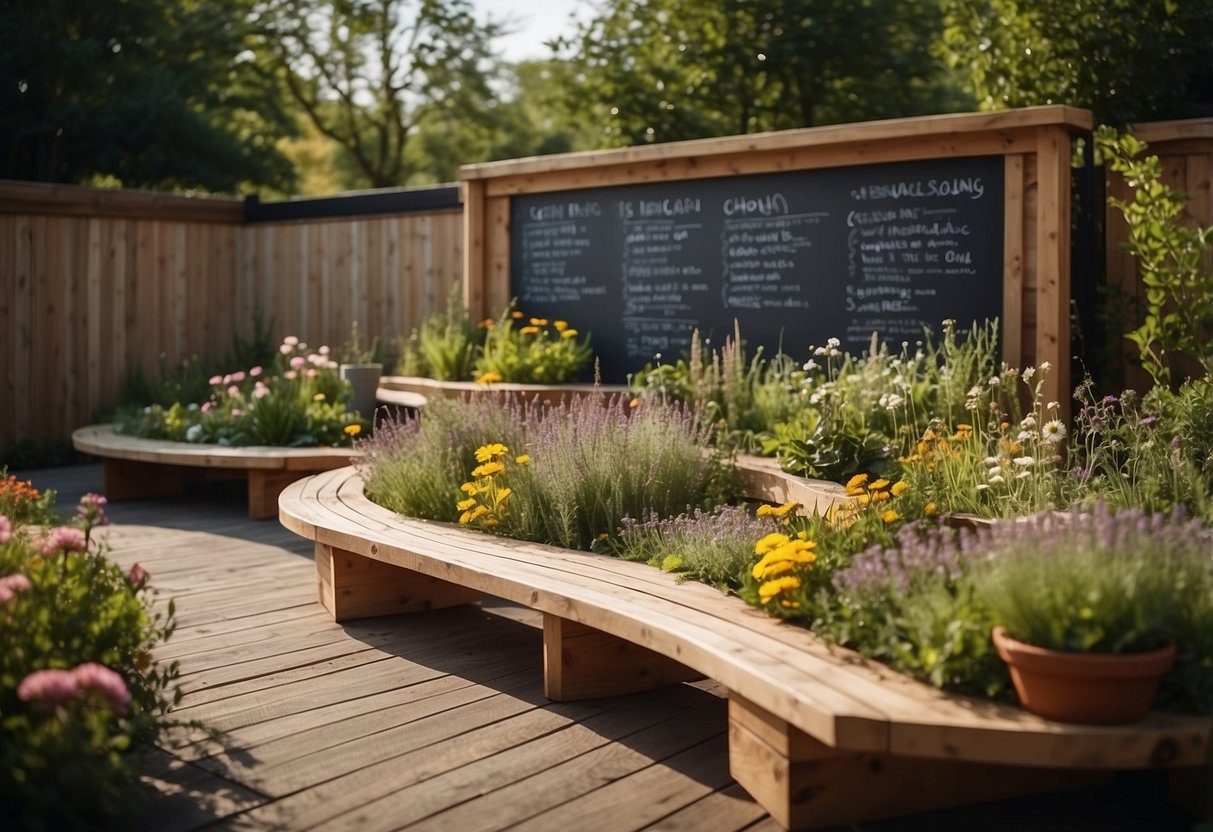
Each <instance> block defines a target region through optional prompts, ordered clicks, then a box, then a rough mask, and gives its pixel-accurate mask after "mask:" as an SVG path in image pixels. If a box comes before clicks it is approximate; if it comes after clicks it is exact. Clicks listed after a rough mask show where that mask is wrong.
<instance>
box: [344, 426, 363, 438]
mask: <svg viewBox="0 0 1213 832" xmlns="http://www.w3.org/2000/svg"><path fill="white" fill-rule="evenodd" d="M342 430H343V431H345V433H346V435H347V436H357V435H358V434H360V433H362V425H346V426H345V427H344V428H342Z"/></svg>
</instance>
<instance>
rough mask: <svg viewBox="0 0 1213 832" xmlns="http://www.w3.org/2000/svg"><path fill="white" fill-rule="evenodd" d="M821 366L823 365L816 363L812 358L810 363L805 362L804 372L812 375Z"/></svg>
mask: <svg viewBox="0 0 1213 832" xmlns="http://www.w3.org/2000/svg"><path fill="white" fill-rule="evenodd" d="M819 366H821V365H819V364H818V363H817V362H816V361H814V360H813V359H811V358H810V359H809V360H808V361H806V362H804V371H805V372H806V373H811V372H813V371H814V370H816V369H817V368H818V367H819Z"/></svg>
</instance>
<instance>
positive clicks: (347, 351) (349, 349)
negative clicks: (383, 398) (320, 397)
mask: <svg viewBox="0 0 1213 832" xmlns="http://www.w3.org/2000/svg"><path fill="white" fill-rule="evenodd" d="M339 355H340V358H339V365H338V368H337V370H338V373H339V374H340V377H341V380H342V381H345V382H348V383H349V385H350V390H351V394H350V410H352V411H355V412H357V413H360V414H362V415H363V416H364V417H365V418H367V419H371V421H372V422H373V421H374V420H373V418H372V417H373V414H374V413H375V404H376V394H377V392H378V390H379V379H380V377H381V376H382V375H383V363H382V362H381V361H380V360H379V339H378V338H372V339H371V342H370V343H369V344H366V343H363V340H362V333H361V332H360V331H359V329H358V322H357V321H354V325H353V327H352V329H351V331H350V340H349V341H347V342H346V343H345V344H344V345H343V346H342V347H341V351H340V353H339Z"/></svg>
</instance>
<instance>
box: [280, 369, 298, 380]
mask: <svg viewBox="0 0 1213 832" xmlns="http://www.w3.org/2000/svg"><path fill="white" fill-rule="evenodd" d="M282 377H283V378H284V379H286V380H287V381H294V380H295V379H297V378H298V377H299V374H298V373H296V372H295V371H294V370H287V371H286V372H285V373H283V374H282Z"/></svg>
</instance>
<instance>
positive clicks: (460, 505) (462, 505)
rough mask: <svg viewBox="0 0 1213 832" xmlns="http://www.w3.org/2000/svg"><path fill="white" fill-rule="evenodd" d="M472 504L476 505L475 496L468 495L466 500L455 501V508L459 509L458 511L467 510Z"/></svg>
mask: <svg viewBox="0 0 1213 832" xmlns="http://www.w3.org/2000/svg"><path fill="white" fill-rule="evenodd" d="M474 505H476V498H475V497H468V498H467V499H466V500H460V501H459V502H457V503H455V508H457V509H459V510H460V511H467V510H468V509H469V508H471V507H472V506H474Z"/></svg>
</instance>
